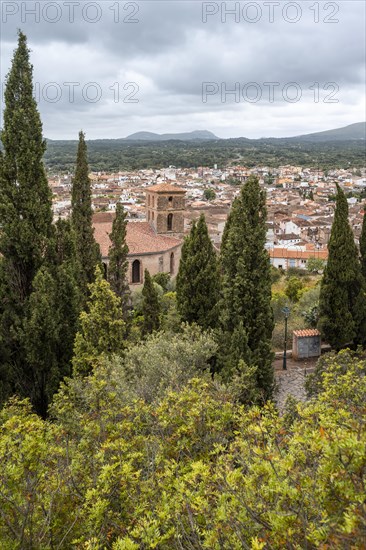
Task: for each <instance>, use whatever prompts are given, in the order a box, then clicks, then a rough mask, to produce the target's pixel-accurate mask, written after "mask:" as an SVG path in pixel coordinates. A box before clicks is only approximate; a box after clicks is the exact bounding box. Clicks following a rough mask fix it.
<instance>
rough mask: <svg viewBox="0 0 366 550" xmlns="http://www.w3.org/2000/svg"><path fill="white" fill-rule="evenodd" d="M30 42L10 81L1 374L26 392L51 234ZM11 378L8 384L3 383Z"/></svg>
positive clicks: (1, 237)
mask: <svg viewBox="0 0 366 550" xmlns="http://www.w3.org/2000/svg"><path fill="white" fill-rule="evenodd" d="M32 94H33V68H32V65H31V64H30V60H29V50H28V48H27V40H26V37H25V35H24V34H23V33H22V32H19V35H18V47H17V49H16V50H15V53H14V57H13V60H12V66H11V69H10V72H9V74H8V76H7V80H6V89H5V110H4V119H3V130H2V132H1V141H2V144H3V147H4V152H3V153H2V154H1V158H0V219H1V232H0V255H1V266H0V277H1V281H0V289H1V305H0V317H1V320H0V322H1V326H0V340H1V362H2V365H1V376H2V378H3V380H2V382H3V385H4V386H5V387H6V388H7V390H9V391H13V390H14V389H18V390H19V389H20V390H24V391H23V393H25V395H29V392H28V391H27V390H26V389H25V388H24V379H26V378H27V376H26V373H27V370H28V367H29V365H28V364H27V360H26V358H25V357H24V349H23V347H22V333H23V327H22V325H23V322H24V316H25V311H26V309H27V301H28V300H29V297H30V295H31V292H32V285H33V281H34V278H35V276H36V274H37V272H38V270H39V269H40V268H41V266H42V264H43V262H44V260H45V257H46V255H47V250H48V246H49V239H50V238H51V236H52V209H51V192H50V189H49V186H48V182H47V178H46V174H45V169H44V165H43V160H42V157H43V154H44V152H45V149H46V144H45V141H44V140H43V137H42V124H41V120H40V116H39V113H38V110H37V105H36V102H35V100H34V98H33V95H32ZM4 375H6V378H7V379H6V380H5V379H4Z"/></svg>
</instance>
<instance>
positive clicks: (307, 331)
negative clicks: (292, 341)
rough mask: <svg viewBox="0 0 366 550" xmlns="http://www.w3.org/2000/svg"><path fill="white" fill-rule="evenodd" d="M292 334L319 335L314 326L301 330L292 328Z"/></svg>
mask: <svg viewBox="0 0 366 550" xmlns="http://www.w3.org/2000/svg"><path fill="white" fill-rule="evenodd" d="M293 335H294V336H300V337H301V336H302V337H303V336H320V332H319V331H318V329H316V328H307V329H303V330H294V331H293Z"/></svg>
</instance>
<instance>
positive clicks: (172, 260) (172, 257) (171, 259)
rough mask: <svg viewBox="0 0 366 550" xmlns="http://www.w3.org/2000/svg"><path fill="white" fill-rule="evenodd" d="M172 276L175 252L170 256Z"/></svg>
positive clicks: (172, 273)
mask: <svg viewBox="0 0 366 550" xmlns="http://www.w3.org/2000/svg"><path fill="white" fill-rule="evenodd" d="M170 275H174V252H172V253H171V254H170Z"/></svg>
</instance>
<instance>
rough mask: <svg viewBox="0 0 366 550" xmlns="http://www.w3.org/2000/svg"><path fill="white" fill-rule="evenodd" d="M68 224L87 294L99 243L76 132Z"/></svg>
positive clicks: (83, 149)
mask: <svg viewBox="0 0 366 550" xmlns="http://www.w3.org/2000/svg"><path fill="white" fill-rule="evenodd" d="M71 208H72V215H71V220H72V225H73V228H74V230H75V235H76V251H77V255H78V258H79V261H80V267H81V273H80V286H81V288H82V290H83V292H84V294H85V295H86V294H87V285H88V284H89V283H91V282H92V281H93V280H94V275H95V267H96V265H97V264H98V263H100V261H101V257H100V249H99V245H98V244H97V243H96V242H95V239H94V229H93V225H92V215H93V211H92V203H91V185H90V179H89V168H88V160H87V147H86V143H85V135H84V134H83V132H80V133H79V145H78V152H77V159H76V170H75V176H74V178H73V182H72V196H71Z"/></svg>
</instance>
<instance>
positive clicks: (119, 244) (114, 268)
mask: <svg viewBox="0 0 366 550" xmlns="http://www.w3.org/2000/svg"><path fill="white" fill-rule="evenodd" d="M126 216H127V213H126V212H125V210H124V208H123V206H122V204H121V203H117V208H116V217H115V218H114V220H113V225H112V233H111V234H110V239H111V243H112V245H111V247H110V249H109V265H108V281H109V284H110V285H111V288H112V290H114V292H115V293H116V294H117V296H119V297H120V298H121V300H122V306H123V312H124V317H125V319H126V318H127V306H128V299H129V287H128V283H127V270H128V260H127V255H128V246H127V243H126V233H127V220H126Z"/></svg>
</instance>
